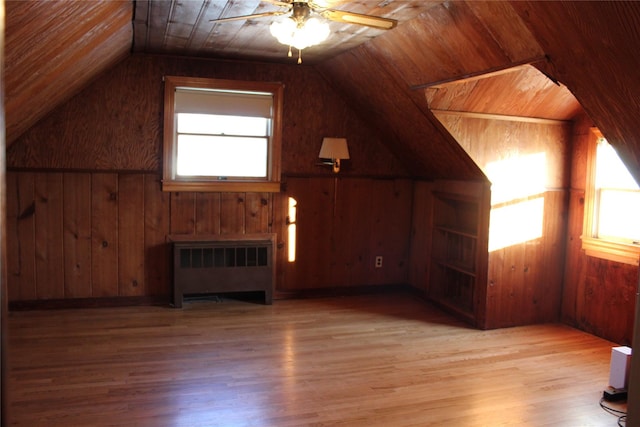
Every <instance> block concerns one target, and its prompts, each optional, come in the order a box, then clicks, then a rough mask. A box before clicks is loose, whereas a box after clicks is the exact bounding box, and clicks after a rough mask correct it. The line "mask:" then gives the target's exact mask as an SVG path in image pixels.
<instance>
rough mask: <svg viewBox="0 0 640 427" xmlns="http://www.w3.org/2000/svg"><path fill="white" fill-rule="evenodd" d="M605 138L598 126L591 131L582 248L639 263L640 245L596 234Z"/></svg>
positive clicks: (603, 256) (610, 258)
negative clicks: (599, 164) (598, 166)
mask: <svg viewBox="0 0 640 427" xmlns="http://www.w3.org/2000/svg"><path fill="white" fill-rule="evenodd" d="M600 138H603V136H602V133H600V131H599V130H598V129H596V128H592V129H591V130H590V132H589V142H588V147H587V175H586V187H585V204H584V222H583V232H582V249H583V250H584V251H585V253H586V254H587V255H588V256H592V257H596V258H602V259H607V260H610V261H616V262H621V263H624V264H631V265H636V266H637V265H639V261H638V260H639V259H640V245H638V244H632V243H624V242H620V241H616V240H613V239H605V238H600V237H598V236H596V235H594V233H595V232H594V230H595V229H596V227H595V217H594V216H595V213H594V211H595V208H596V203H597V200H596V198H597V194H596V154H597V148H598V140H599V139H600Z"/></svg>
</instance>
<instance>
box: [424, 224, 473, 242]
mask: <svg viewBox="0 0 640 427" xmlns="http://www.w3.org/2000/svg"><path fill="white" fill-rule="evenodd" d="M434 229H436V230H438V231H442V232H444V233H450V234H457V235H459V236H464V237H469V238H470V239H477V238H478V235H477V234H476V232H475V231H469V230H459V229H455V228H451V227H444V226H441V225H436V226H435V227H434Z"/></svg>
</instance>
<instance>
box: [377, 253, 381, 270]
mask: <svg viewBox="0 0 640 427" xmlns="http://www.w3.org/2000/svg"><path fill="white" fill-rule="evenodd" d="M381 267H382V256H380V255H378V256H377V257H376V268H381Z"/></svg>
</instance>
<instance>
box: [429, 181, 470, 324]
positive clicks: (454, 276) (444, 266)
mask: <svg viewBox="0 0 640 427" xmlns="http://www.w3.org/2000/svg"><path fill="white" fill-rule="evenodd" d="M433 195H434V199H433V224H434V225H433V230H434V232H433V235H432V241H431V268H430V273H429V288H428V289H429V292H428V296H429V298H430V299H431V300H433V301H434V302H435V303H436V304H438V305H440V306H442V307H443V308H444V309H446V310H448V311H450V312H452V313H454V314H456V315H458V316H459V317H461V318H463V319H464V320H467V321H469V322H471V323H476V312H477V307H476V302H475V301H476V298H475V296H476V293H477V286H478V277H477V274H478V270H477V267H478V265H479V262H478V240H479V227H480V199H479V198H474V197H472V196H470V195H468V194H457V193H453V192H452V193H447V192H443V191H434V192H433Z"/></svg>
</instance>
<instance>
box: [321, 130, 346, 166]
mask: <svg viewBox="0 0 640 427" xmlns="http://www.w3.org/2000/svg"><path fill="white" fill-rule="evenodd" d="M318 157H320V158H321V159H331V161H330V162H329V161H326V162H323V163H322V164H325V165H332V166H333V171H334V172H335V173H338V172H340V160H341V159H348V158H349V148H348V147H347V140H346V138H323V140H322V147H321V148H320V154H319V155H318Z"/></svg>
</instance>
